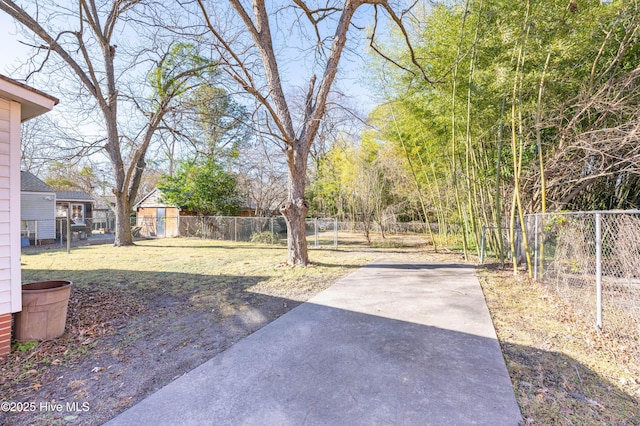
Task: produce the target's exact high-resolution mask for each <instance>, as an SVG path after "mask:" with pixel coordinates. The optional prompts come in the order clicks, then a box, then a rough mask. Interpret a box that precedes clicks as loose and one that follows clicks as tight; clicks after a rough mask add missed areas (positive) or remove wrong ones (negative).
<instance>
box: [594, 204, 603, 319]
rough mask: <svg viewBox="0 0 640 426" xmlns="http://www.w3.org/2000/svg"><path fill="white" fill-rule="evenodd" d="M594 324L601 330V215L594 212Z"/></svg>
mask: <svg viewBox="0 0 640 426" xmlns="http://www.w3.org/2000/svg"><path fill="white" fill-rule="evenodd" d="M595 219H596V325H597V326H598V329H600V330H602V215H601V214H600V213H596V218H595Z"/></svg>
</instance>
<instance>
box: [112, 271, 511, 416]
mask: <svg viewBox="0 0 640 426" xmlns="http://www.w3.org/2000/svg"><path fill="white" fill-rule="evenodd" d="M521 420H522V419H521V415H520V410H519V408H518V405H517V403H516V400H515V396H514V393H513V389H512V387H511V381H510V380H509V376H508V373H507V370H506V367H505V363H504V360H503V358H502V353H501V352H500V347H499V345H498V341H497V339H496V334H495V331H494V328H493V324H492V322H491V318H490V316H489V311H488V309H487V306H486V303H485V300H484V296H483V294H482V289H481V288H480V284H479V282H478V279H477V277H476V275H475V271H474V268H473V267H472V266H467V265H447V264H428V263H418V262H415V261H402V260H399V259H381V260H378V261H376V262H374V263H372V264H370V265H367V266H366V267H364V268H361V269H359V270H358V271H357V272H355V273H353V274H351V275H350V276H348V277H346V278H344V279H342V280H341V281H340V282H338V283H337V284H335V285H334V286H332V287H331V288H329V289H327V290H325V291H324V292H322V293H320V294H319V295H317V296H316V297H314V298H313V299H311V300H310V301H309V302H307V303H304V304H302V305H300V306H298V307H297V308H295V309H293V310H291V311H290V312H288V313H287V314H285V315H283V316H282V317H280V318H278V319H277V320H275V321H273V322H272V323H270V324H268V325H267V326H265V327H264V328H262V329H260V330H259V331H257V332H256V333H254V334H252V335H250V336H248V337H246V338H245V339H243V340H241V341H240V342H238V343H236V344H235V345H234V346H232V347H231V348H230V349H228V350H227V351H225V352H223V353H221V354H219V355H218V356H216V357H214V358H213V359H211V360H210V361H208V362H206V363H205V364H203V365H201V366H200V367H198V368H196V369H195V370H193V371H191V372H189V373H187V374H185V375H184V376H182V377H180V378H179V379H177V380H176V381H174V382H173V383H170V384H169V385H167V386H166V387H164V388H162V389H161V390H159V391H158V392H156V393H155V394H153V395H151V396H149V397H148V398H147V399H145V400H143V401H142V402H140V403H139V404H137V405H135V406H133V407H132V408H130V409H129V410H128V411H126V412H124V413H123V414H121V415H119V416H118V417H116V418H114V419H113V420H112V421H111V422H109V423H108V424H110V425H396V424H397V425H475V424H478V425H492V426H498V425H517V424H519V423H520V422H521Z"/></svg>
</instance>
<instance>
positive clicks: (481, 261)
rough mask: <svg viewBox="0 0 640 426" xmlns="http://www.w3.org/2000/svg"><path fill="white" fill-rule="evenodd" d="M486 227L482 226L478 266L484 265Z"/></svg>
mask: <svg viewBox="0 0 640 426" xmlns="http://www.w3.org/2000/svg"><path fill="white" fill-rule="evenodd" d="M486 235H487V227H486V226H484V225H482V239H481V243H480V264H481V265H482V264H483V263H484V244H485V242H486Z"/></svg>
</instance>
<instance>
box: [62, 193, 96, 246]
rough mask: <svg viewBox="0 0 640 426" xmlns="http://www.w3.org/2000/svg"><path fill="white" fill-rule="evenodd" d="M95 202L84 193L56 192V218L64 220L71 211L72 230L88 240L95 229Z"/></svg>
mask: <svg viewBox="0 0 640 426" xmlns="http://www.w3.org/2000/svg"><path fill="white" fill-rule="evenodd" d="M93 203H94V200H93V198H91V197H90V196H89V195H87V194H85V193H84V192H82V191H61V190H57V191H56V218H57V219H64V218H66V217H67V214H68V212H69V211H71V221H72V222H71V230H72V231H73V232H79V233H80V238H81V239H83V238H86V236H87V235H90V234H91V230H92V229H93Z"/></svg>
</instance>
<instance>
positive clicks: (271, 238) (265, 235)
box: [251, 231, 280, 244]
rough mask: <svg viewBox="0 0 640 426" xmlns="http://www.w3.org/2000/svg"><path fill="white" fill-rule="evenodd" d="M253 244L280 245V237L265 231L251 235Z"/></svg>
mask: <svg viewBox="0 0 640 426" xmlns="http://www.w3.org/2000/svg"><path fill="white" fill-rule="evenodd" d="M251 242H252V243H257V244H278V243H279V242H280V236H279V235H278V234H277V233H275V232H270V231H264V232H257V233H255V234H253V235H251Z"/></svg>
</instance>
